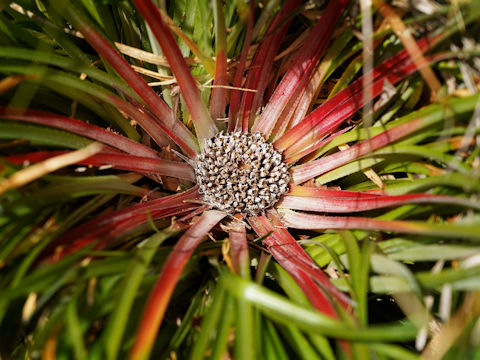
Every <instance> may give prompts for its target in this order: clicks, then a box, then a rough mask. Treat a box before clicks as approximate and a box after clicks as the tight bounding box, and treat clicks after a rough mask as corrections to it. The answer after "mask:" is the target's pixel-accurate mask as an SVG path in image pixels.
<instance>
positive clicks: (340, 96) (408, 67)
mask: <svg viewBox="0 0 480 360" xmlns="http://www.w3.org/2000/svg"><path fill="white" fill-rule="evenodd" d="M437 38H438V37H435V38H434V39H433V40H432V39H428V38H426V39H422V40H420V41H418V46H419V47H420V48H421V49H422V50H424V51H425V50H427V49H428V48H429V47H430V46H431V45H432V44H434V43H435V41H436V39H437ZM415 70H417V68H416V67H415V64H413V63H412V62H411V59H410V58H409V56H408V53H407V52H406V51H405V50H404V51H401V52H399V53H398V54H397V55H395V56H393V57H391V58H390V59H388V60H386V61H384V62H383V63H382V64H380V65H379V66H377V67H376V68H375V69H373V76H372V81H373V83H372V84H371V85H370V86H371V87H372V91H371V93H372V98H374V97H376V96H378V95H379V94H380V93H381V92H382V89H383V84H384V81H385V80H388V81H389V82H390V83H392V84H394V83H396V82H398V81H400V80H402V79H404V78H405V77H406V76H408V75H410V74H412V73H413V72H414V71H415ZM362 86H363V77H360V78H359V79H357V80H356V81H354V82H353V83H352V84H351V85H349V86H348V87H347V88H345V89H344V90H342V91H340V92H339V93H337V94H336V95H334V96H333V97H331V98H330V99H329V100H327V101H326V102H325V103H323V104H322V105H321V106H319V107H318V108H316V109H315V110H314V111H312V112H311V113H310V114H309V115H308V116H307V117H306V118H305V119H303V120H302V121H301V122H300V123H299V124H297V125H296V126H294V127H293V128H292V129H290V130H288V131H287V132H286V133H285V134H284V135H282V136H281V137H280V138H279V139H278V140H277V141H275V143H274V146H275V147H276V148H277V149H278V150H279V151H284V155H285V156H287V157H288V156H291V155H293V154H294V153H296V152H298V151H301V150H304V149H305V148H307V147H309V146H310V145H311V143H312V142H314V141H316V140H318V139H320V138H322V137H324V136H325V135H326V134H328V133H329V132H331V131H333V130H334V129H335V128H337V127H338V126H339V125H340V124H341V123H343V122H344V121H345V120H346V119H348V118H350V117H351V116H352V115H353V114H354V113H355V112H357V111H358V110H360V109H361V108H362V106H363V101H364V99H363V89H362ZM290 147H291V148H290ZM287 149H288V150H287ZM313 150H315V149H313V148H312V151H313Z"/></svg>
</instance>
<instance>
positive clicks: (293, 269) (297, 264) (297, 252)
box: [248, 211, 348, 317]
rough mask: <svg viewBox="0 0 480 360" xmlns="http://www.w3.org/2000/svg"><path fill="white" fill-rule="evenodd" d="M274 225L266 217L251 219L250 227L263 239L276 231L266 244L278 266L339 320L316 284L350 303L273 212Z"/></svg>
mask: <svg viewBox="0 0 480 360" xmlns="http://www.w3.org/2000/svg"><path fill="white" fill-rule="evenodd" d="M269 214H270V216H271V221H273V223H271V222H270V221H269V220H268V219H267V218H266V217H265V216H264V215H262V216H257V217H251V218H249V219H248V221H249V223H250V225H251V226H252V228H253V229H254V230H255V232H256V233H257V234H258V235H259V236H263V235H265V234H267V233H268V232H272V234H271V235H270V236H268V237H267V238H266V239H265V240H264V241H263V243H264V245H265V246H266V247H267V248H268V250H269V251H270V252H271V253H272V255H273V256H274V257H275V259H276V260H277V261H278V263H279V264H280V265H281V266H282V267H283V268H284V269H285V270H287V272H288V273H289V274H290V275H291V276H292V277H293V278H294V279H295V280H296V282H297V283H298V285H299V286H300V287H301V288H302V290H303V292H304V293H305V295H306V296H307V297H308V299H309V300H310V301H311V302H312V304H313V305H314V306H315V307H316V308H317V309H318V310H319V311H321V312H323V313H325V314H328V315H330V316H332V317H337V315H336V312H335V309H334V307H333V306H332V304H331V302H330V300H329V299H328V297H326V296H325V294H324V293H323V292H322V291H320V289H319V288H318V287H317V286H313V287H312V284H314V281H315V282H317V284H318V285H320V286H321V288H322V289H324V291H325V292H326V293H327V294H328V295H329V296H332V297H334V298H335V299H336V300H337V301H339V302H340V303H341V304H342V306H344V307H348V305H347V301H346V300H345V297H344V295H343V294H342V293H340V292H339V291H338V290H337V289H336V288H335V287H334V286H333V285H332V284H331V283H330V281H329V279H328V277H327V276H326V275H325V274H324V273H323V271H322V270H321V269H320V268H319V267H318V266H317V265H316V264H315V263H314V262H313V261H312V260H311V259H310V257H309V256H308V255H307V253H305V251H304V250H303V249H302V247H301V246H300V245H298V243H297V242H296V241H295V239H294V238H293V237H292V236H291V235H290V233H289V232H288V231H286V230H285V229H284V227H283V225H282V224H281V223H280V221H279V220H278V219H277V218H276V215H275V214H276V213H275V212H274V211H270V213H269Z"/></svg>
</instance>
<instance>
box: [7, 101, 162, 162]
mask: <svg viewBox="0 0 480 360" xmlns="http://www.w3.org/2000/svg"><path fill="white" fill-rule="evenodd" d="M0 117H1V118H2V119H9V120H17V121H27V122H30V123H34V124H42V125H46V126H51V127H54V128H57V129H62V130H66V131H69V132H72V133H75V134H78V135H81V136H85V137H87V138H89V139H92V140H96V141H99V142H101V143H104V144H106V145H110V146H112V147H114V148H117V149H119V150H122V151H124V152H126V153H127V154H131V155H136V156H143V157H150V158H156V157H158V154H157V152H156V151H154V150H152V149H150V148H148V147H146V146H144V145H142V144H139V143H137V142H136V141H133V140H130V139H129V138H126V137H124V136H122V135H118V134H115V133H113V132H111V131H108V130H105V129H103V128H101V127H98V126H95V125H91V124H87V123H85V122H83V121H80V120H77V119H73V118H69V117H66V116H61V115H57V114H53V113H48V112H44V111H35V110H21V109H14V108H11V107H4V106H0Z"/></svg>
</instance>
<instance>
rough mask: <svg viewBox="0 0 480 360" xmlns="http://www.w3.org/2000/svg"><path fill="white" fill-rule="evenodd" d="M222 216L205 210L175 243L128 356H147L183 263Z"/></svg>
mask: <svg viewBox="0 0 480 360" xmlns="http://www.w3.org/2000/svg"><path fill="white" fill-rule="evenodd" d="M224 217H225V213H223V212H220V211H215V210H211V211H206V212H204V213H203V215H202V216H201V217H200V218H199V219H198V221H197V222H196V223H195V224H194V225H193V226H191V227H190V229H188V230H187V232H185V234H183V236H182V237H181V238H180V240H178V242H177V243H176V244H175V247H174V248H173V250H172V252H171V253H170V255H169V256H168V258H167V260H166V262H165V264H164V265H163V268H162V271H161V273H160V275H159V277H158V280H157V282H156V283H155V286H154V288H153V290H152V292H151V294H150V297H149V299H148V302H147V304H146V306H145V311H144V313H143V316H142V319H141V320H140V326H139V329H138V332H137V336H136V337H135V343H134V345H133V348H132V351H131V353H130V358H131V359H145V358H148V355H149V354H150V352H151V350H152V347H153V343H154V341H155V336H156V335H157V332H158V329H159V327H160V324H161V322H162V319H163V315H164V314H165V310H166V309H167V306H168V303H169V301H170V298H171V296H172V293H173V290H174V289H175V286H176V284H177V282H178V279H179V278H180V275H181V273H182V271H183V269H184V267H185V264H186V263H187V261H188V260H189V259H190V256H191V255H192V253H193V251H194V250H195V248H196V247H197V246H198V244H199V243H200V242H201V241H202V240H203V238H204V237H205V236H206V235H207V233H208V232H209V231H210V229H212V228H213V227H214V226H215V225H216V224H218V222H219V221H220V220H222V219H223V218H224Z"/></svg>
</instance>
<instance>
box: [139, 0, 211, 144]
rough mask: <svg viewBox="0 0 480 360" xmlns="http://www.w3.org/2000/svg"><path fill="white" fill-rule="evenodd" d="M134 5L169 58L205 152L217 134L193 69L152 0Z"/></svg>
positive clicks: (144, 0) (141, 1)
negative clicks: (207, 142) (206, 145)
mask: <svg viewBox="0 0 480 360" xmlns="http://www.w3.org/2000/svg"><path fill="white" fill-rule="evenodd" d="M134 3H135V5H136V7H137V8H138V10H139V11H140V13H141V14H142V15H143V17H144V19H145V21H146V22H147V23H148V25H149V26H150V28H151V29H152V32H153V33H154V35H155V37H156V39H157V41H158V43H159V44H160V46H161V48H162V51H163V53H164V54H165V56H166V57H167V60H168V63H169V64H170V68H171V69H172V72H173V73H174V74H175V77H176V79H177V82H178V85H179V86H180V89H181V90H182V94H183V98H184V99H185V102H186V103H187V106H188V110H189V111H190V114H191V115H192V120H193V123H194V124H195V130H196V132H197V138H198V140H199V144H200V147H201V148H203V145H204V141H205V140H206V139H209V138H211V137H212V136H214V135H215V134H216V132H217V127H216V126H215V123H214V122H213V120H212V118H211V117H210V114H209V113H208V110H207V107H206V106H205V104H204V103H203V101H202V98H201V97H200V92H199V91H198V89H197V84H196V82H195V80H194V79H193V77H192V74H191V73H190V69H189V68H188V65H187V63H186V62H185V59H184V57H183V55H182V53H181V52H180V49H179V48H178V45H177V43H176V41H175V39H174V38H173V36H172V34H171V32H170V30H168V28H167V27H166V26H165V23H164V20H163V18H162V15H161V14H160V11H159V10H158V8H157V7H156V6H155V5H154V4H153V2H152V1H150V0H135V1H134Z"/></svg>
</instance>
